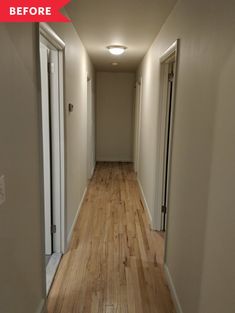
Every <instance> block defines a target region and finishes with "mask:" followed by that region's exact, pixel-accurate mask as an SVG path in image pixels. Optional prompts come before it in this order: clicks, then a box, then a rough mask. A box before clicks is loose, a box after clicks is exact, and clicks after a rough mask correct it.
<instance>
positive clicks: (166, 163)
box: [153, 40, 179, 235]
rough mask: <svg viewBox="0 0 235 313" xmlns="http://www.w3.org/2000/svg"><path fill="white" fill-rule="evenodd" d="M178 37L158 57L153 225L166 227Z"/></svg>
mask: <svg viewBox="0 0 235 313" xmlns="http://www.w3.org/2000/svg"><path fill="white" fill-rule="evenodd" d="M178 45H179V43H178V40H177V41H176V42H174V43H173V45H172V46H170V47H169V49H167V51H166V52H165V53H164V54H163V55H162V56H161V58H160V102H159V109H158V121H157V123H158V124H157V125H158V129H157V172H156V177H157V185H156V187H157V188H156V199H155V203H156V208H155V210H154V218H153V224H154V225H153V228H154V229H156V230H158V231H162V232H163V235H164V232H166V231H167V223H168V212H169V193H170V174H171V152H172V138H173V120H174V104H175V89H176V88H175V86H176V71H177V55H178Z"/></svg>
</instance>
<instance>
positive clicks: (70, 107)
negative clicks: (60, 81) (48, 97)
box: [69, 103, 74, 112]
mask: <svg viewBox="0 0 235 313" xmlns="http://www.w3.org/2000/svg"><path fill="white" fill-rule="evenodd" d="M73 109H74V105H73V104H72V103H69V112H73Z"/></svg>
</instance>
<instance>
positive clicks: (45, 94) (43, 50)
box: [40, 42, 52, 259]
mask: <svg viewBox="0 0 235 313" xmlns="http://www.w3.org/2000/svg"><path fill="white" fill-rule="evenodd" d="M48 63H49V49H48V48H47V47H46V46H45V45H44V44H43V43H41V42H40V67H41V102H42V135H43V177H44V178H43V180H44V219H45V253H46V256H48V257H47V259H49V256H50V255H51V254H52V235H51V225H52V206H51V204H52V203H51V201H52V199H51V184H52V181H51V135H50V134H51V133H50V129H51V125H50V101H49V73H48Z"/></svg>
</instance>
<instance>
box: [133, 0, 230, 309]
mask: <svg viewBox="0 0 235 313" xmlns="http://www.w3.org/2000/svg"><path fill="white" fill-rule="evenodd" d="M234 10H235V4H234V1H226V2H221V1H213V2H212V1H206V2H205V1H202V0H199V1H193V0H190V1H186V0H182V1H179V2H178V3H177V5H176V7H175V8H174V9H173V11H172V13H171V14H170V16H169V18H168V19H167V21H166V23H165V24H164V26H163V27H162V30H161V32H160V33H159V35H158V36H157V37H156V39H155V41H154V43H153V45H152V47H151V48H150V50H149V51H148V53H147V55H146V56H145V58H144V60H143V62H142V64H141V66H140V68H139V73H138V76H139V77H141V76H142V77H143V105H142V119H141V123H142V124H141V126H142V128H141V143H140V172H139V179H140V182H141V185H142V188H143V190H144V194H145V197H146V200H147V203H148V206H149V209H150V212H151V214H153V211H154V209H155V202H154V199H155V192H156V176H157V174H156V173H155V169H156V162H155V160H156V151H157V147H156V132H157V125H156V121H157V108H158V100H159V87H158V86H159V57H160V56H161V55H162V54H163V53H164V51H165V50H166V49H167V48H168V47H169V46H170V45H171V44H172V43H173V42H174V41H175V40H176V39H177V38H180V51H179V68H178V82H177V91H176V109H175V119H174V136H173V152H172V173H171V183H170V213H169V230H168V237H167V255H166V265H167V267H168V270H169V274H170V278H171V279H172V287H173V288H175V292H176V296H177V298H178V301H179V303H180V306H181V309H182V312H184V313H189V312H190V313H219V312H221V311H223V312H226V313H232V312H234V307H235V300H234V295H235V284H234V281H235V271H234V264H235V252H234V251H235V249H234V248H233V242H234V241H235V210H234V202H235V198H234V190H233V187H234V185H235V163H234V160H235V149H234V144H233V142H234V139H235V128H234V127H233V125H234V116H235V114H234V113H235V112H234V107H235V106H234V92H233V90H234V64H235V53H234V49H235V39H234V33H235V21H234V13H233V12H234ZM179 312H180V311H179Z"/></svg>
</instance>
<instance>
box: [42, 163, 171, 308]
mask: <svg viewBox="0 0 235 313" xmlns="http://www.w3.org/2000/svg"><path fill="white" fill-rule="evenodd" d="M163 254H164V240H163V238H162V236H161V234H160V233H157V232H153V231H151V230H150V227H149V222H148V218H147V214H146V212H145V211H144V207H143V205H142V202H141V199H140V192H139V190H138V184H137V181H136V175H135V173H134V171H133V169H132V164H131V163H97V166H96V170H95V173H94V176H93V178H92V180H91V182H90V184H89V186H88V191H87V194H86V198H85V200H84V202H83V205H82V208H81V211H80V214H79V217H78V220H77V224H76V226H75V228H74V232H73V237H72V240H71V243H70V247H69V249H68V252H67V253H66V254H65V255H64V256H63V259H62V261H61V264H60V266H59V269H58V271H57V274H56V277H55V281H54V284H53V286H52V289H51V292H50V294H49V297H48V313H81V312H84V313H85V312H86V313H114V312H115V313H127V312H128V313H134V312H138V313H150V312H151V313H154V312H155V313H173V312H175V311H174V309H173V304H172V301H171V298H170V294H169V290H168V287H167V286H166V283H165V280H164V273H163V268H162V265H163Z"/></svg>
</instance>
